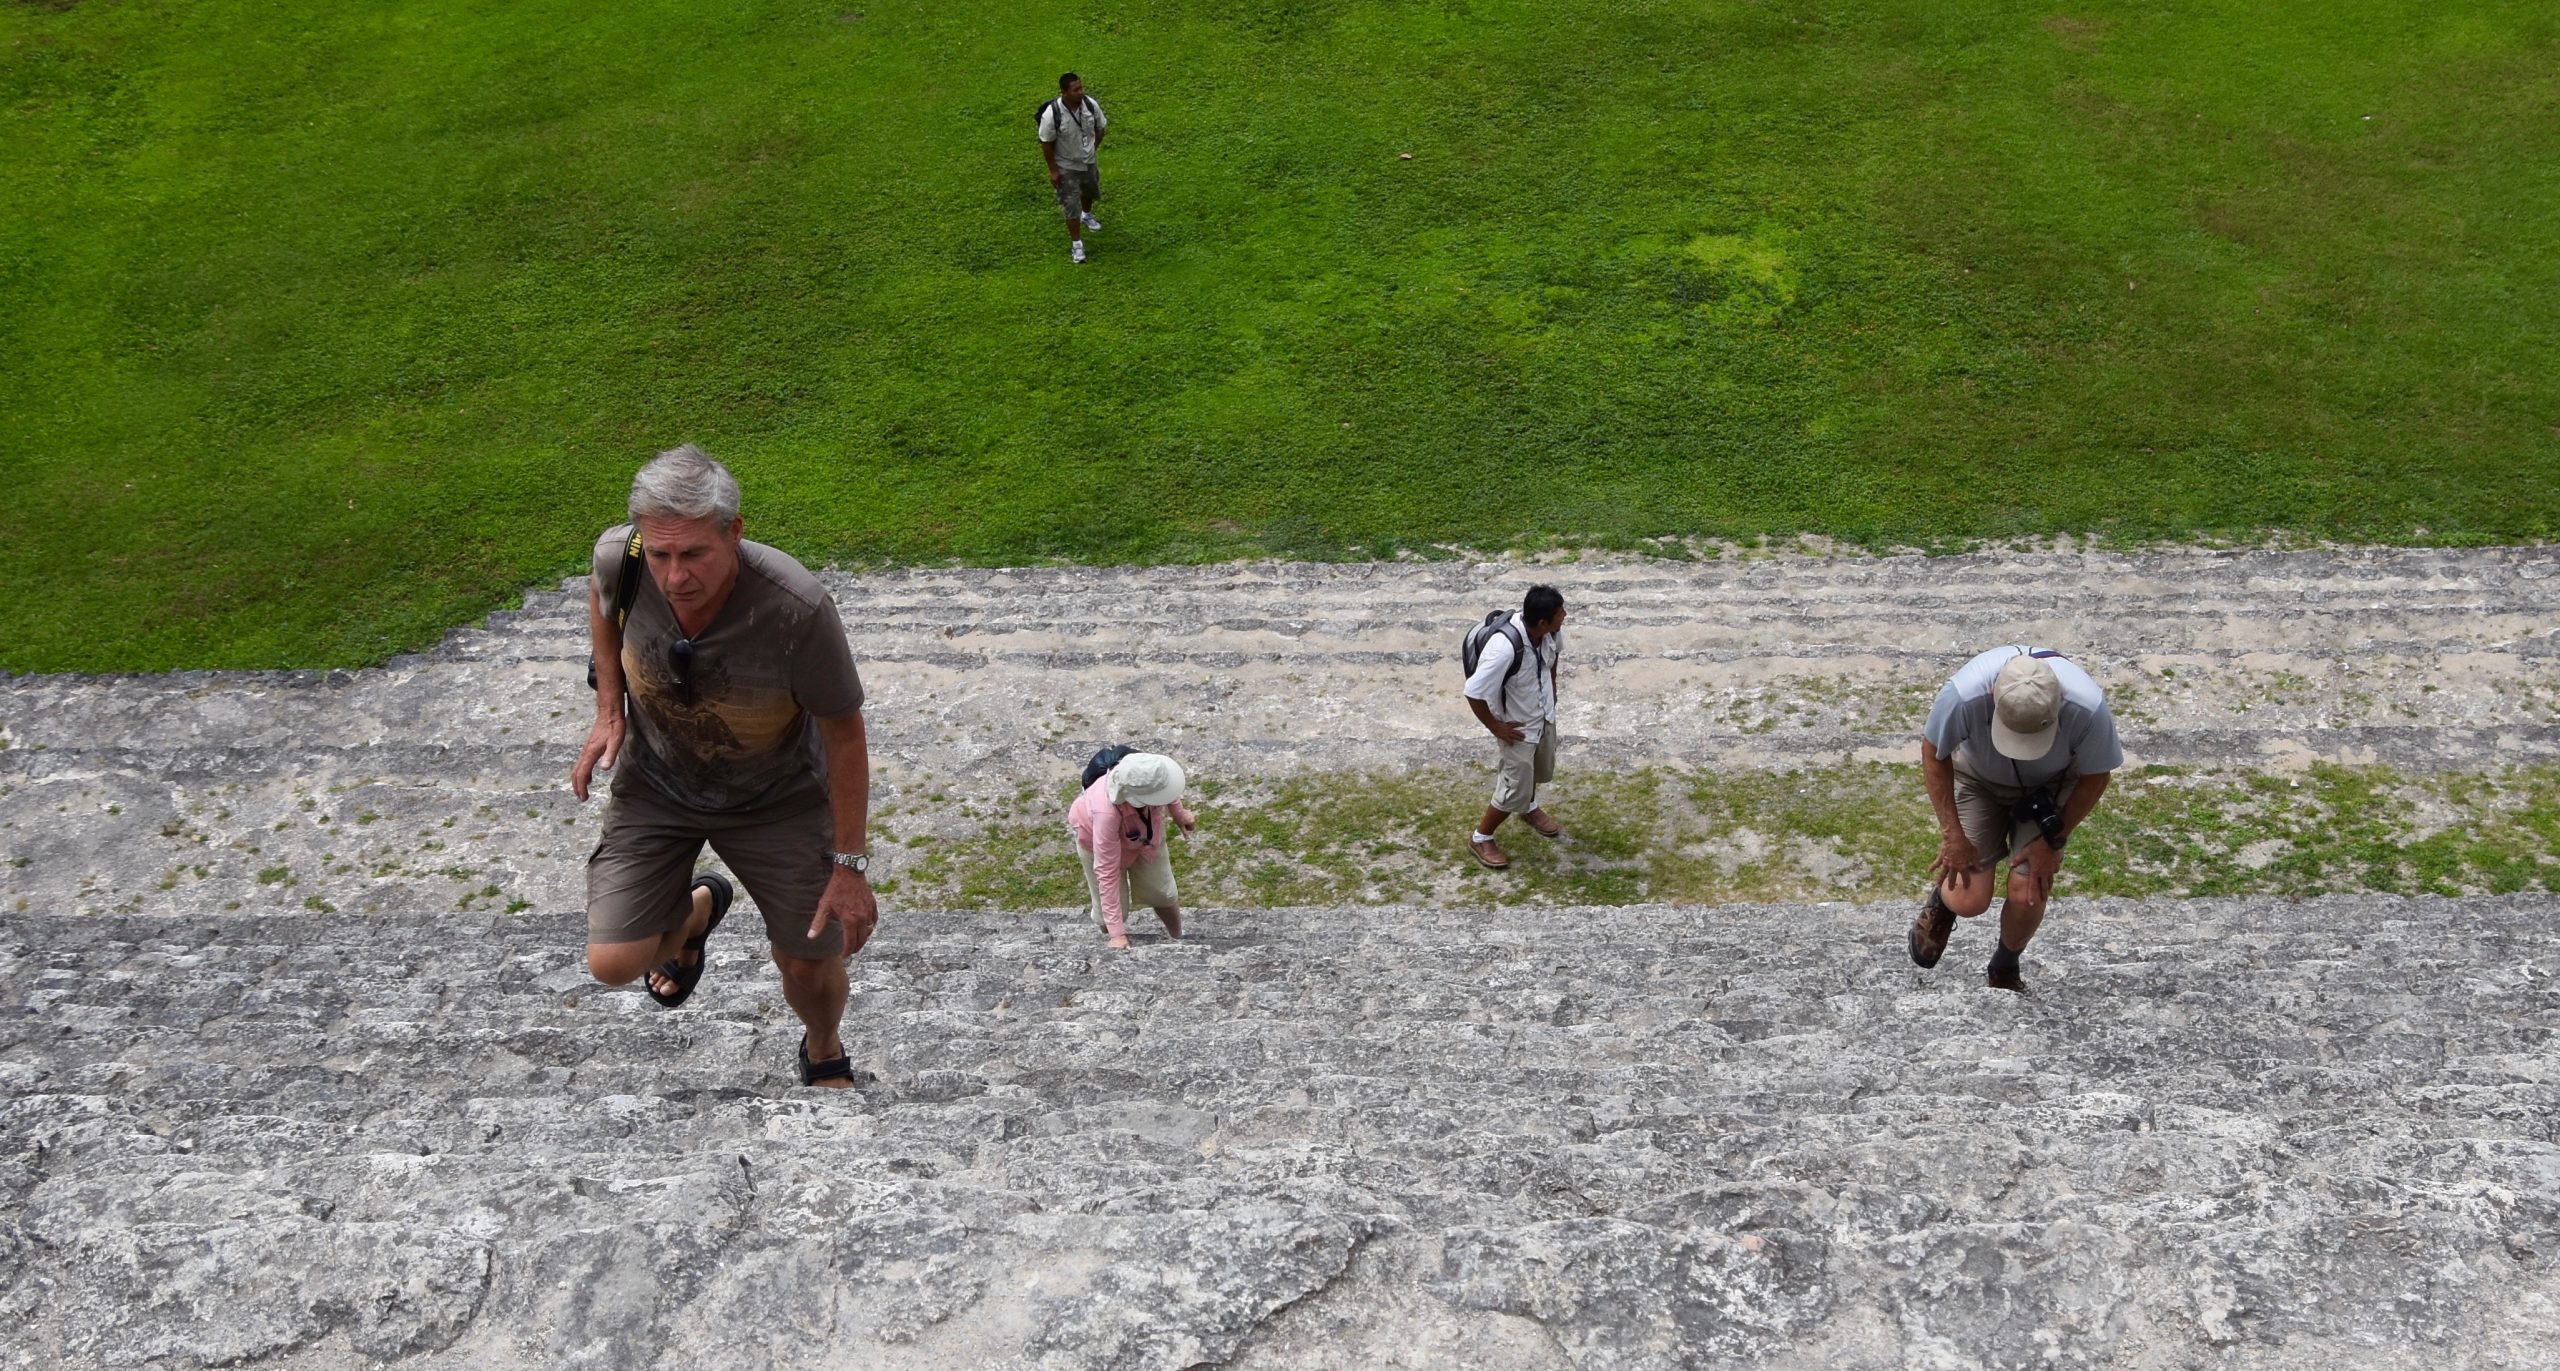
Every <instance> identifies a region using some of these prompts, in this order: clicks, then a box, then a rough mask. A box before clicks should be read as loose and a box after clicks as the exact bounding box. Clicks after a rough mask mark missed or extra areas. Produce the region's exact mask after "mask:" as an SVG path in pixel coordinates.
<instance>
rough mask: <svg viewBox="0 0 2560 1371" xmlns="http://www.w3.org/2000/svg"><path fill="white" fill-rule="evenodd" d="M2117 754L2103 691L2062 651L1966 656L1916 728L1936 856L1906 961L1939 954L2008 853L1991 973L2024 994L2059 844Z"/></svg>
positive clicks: (1925, 960) (1981, 904)
mask: <svg viewBox="0 0 2560 1371" xmlns="http://www.w3.org/2000/svg"><path fill="white" fill-rule="evenodd" d="M2123 764H2124V747H2123V745H2122V744H2121V743H2119V742H2118V741H2117V740H2116V721H2115V716H2114V715H2113V714H2111V713H2109V712H2108V710H2107V696H2106V692H2105V691H2103V690H2100V689H2099V688H2098V683H2097V682H2096V681H2094V680H2091V679H2090V678H2089V673H2087V672H2085V671H2082V670H2081V669H2080V668H2078V667H2076V666H2073V665H2072V664H2071V663H2070V662H2068V661H2065V660H2064V659H2063V657H2062V654H2061V653H2058V652H2054V651H2051V650H2049V649H2046V648H2036V647H2024V646H2011V647H1995V648H1993V649H1991V650H1990V651H1989V652H1985V653H1983V654H1982V655H1981V656H1978V657H1976V658H1974V659H1973V660H1972V661H1970V662H1967V663H1965V664H1964V669H1963V670H1961V671H1958V672H1957V673H1956V674H1955V677H1954V679H1952V680H1950V681H1948V682H1947V684H1946V686H1945V687H1944V688H1943V689H1941V690H1940V691H1939V692H1938V701H1937V704H1936V705H1935V706H1934V707H1932V708H1931V709H1930V711H1929V722H1928V724H1927V726H1926V727H1925V728H1923V729H1922V737H1921V740H1920V773H1921V776H1922V778H1923V779H1924V780H1925V781H1926V782H1927V785H1928V789H1929V804H1930V806H1931V807H1932V808H1934V809H1935V810H1936V811H1937V814H1938V857H1937V860H1936V861H1934V862H1932V863H1931V864H1930V866H1929V874H1930V875H1932V876H1933V877H1935V878H1936V883H1935V884H1933V885H1931V886H1930V888H1929V898H1928V900H1927V901H1926V902H1925V903H1924V904H1922V905H1921V907H1920V917H1919V918H1918V919H1916V920H1914V921H1913V923H1912V925H1911V938H1910V946H1911V960H1912V961H1914V962H1916V963H1918V964H1919V965H1921V966H1923V967H1931V966H1936V965H1937V964H1938V958H1939V957H1940V956H1942V955H1944V954H1945V952H1946V950H1947V939H1948V937H1949V936H1950V935H1952V934H1953V933H1954V931H1955V926H1956V920H1958V919H1970V918H1973V917H1974V916H1976V915H1978V914H1980V913H1982V912H1983V911H1984V910H1986V909H1988V908H1990V907H1991V892H1992V874H1993V868H1995V867H1997V866H1998V865H1999V864H2000V863H2002V862H2003V861H2006V862H2007V863H2008V864H2009V884H2008V898H2007V899H2006V900H2005V901H2003V902H2002V903H2001V906H2000V942H1999V945H1998V946H1996V947H1995V948H1993V949H1992V953H1991V964H1990V967H1989V969H1988V971H1987V972H1986V979H1987V980H1988V982H1989V983H1990V984H1991V985H1994V986H1997V987H1999V988H2001V989H2003V990H2015V991H2018V992H2020V993H2021V994H2023V993H2025V991H2026V988H2027V985H2026V980H2025V978H2024V977H2023V976H2022V975H2021V974H2020V972H2019V969H2018V956H2019V954H2020V953H2022V952H2025V951H2026V950H2027V940H2028V939H2030V938H2033V937H2034V936H2035V935H2036V927H2037V925H2039V924H2041V923H2043V922H2044V912H2045V906H2046V903H2047V902H2048V901H2049V900H2051V899H2052V897H2053V878H2054V875H2055V874H2056V873H2057V872H2059V871H2060V870H2061V869H2062V852H2063V848H2064V846H2065V845H2066V844H2067V843H2069V841H2070V839H2071V834H2072V832H2073V831H2074V830H2076V829H2078V828H2079V827H2080V823H2081V821H2082V820H2084V819H2087V818H2088V817H2089V811H2091V810H2093V809H2095V808H2097V806H2098V797H2099V796H2101V795H2103V794H2105V793H2106V790H2107V781H2108V778H2109V777H2110V776H2111V775H2112V774H2113V773H2114V771H2115V769H2116V768H2117V767H2119V766H2122V765H2123Z"/></svg>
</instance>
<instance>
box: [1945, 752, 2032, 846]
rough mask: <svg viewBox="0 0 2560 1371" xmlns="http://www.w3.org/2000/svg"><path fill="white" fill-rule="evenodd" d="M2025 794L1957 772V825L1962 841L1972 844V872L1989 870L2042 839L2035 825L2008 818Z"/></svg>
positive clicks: (1959, 770) (1960, 771)
mask: <svg viewBox="0 0 2560 1371" xmlns="http://www.w3.org/2000/svg"><path fill="white" fill-rule="evenodd" d="M2026 793H2027V792H2025V791H2023V790H2020V789H2018V788H2017V787H2016V786H2007V785H1993V784H1992V783H1990V782H1989V781H1979V780H1975V779H1974V778H1973V777H1971V776H1968V775H1966V774H1965V773H1964V772H1963V770H1962V769H1958V770H1957V772H1956V822H1957V823H1958V824H1959V825H1961V826H1962V827H1963V829H1964V836H1965V840H1966V841H1968V842H1970V843H1972V844H1973V855H1974V860H1975V861H1976V862H1977V863H1979V865H1977V866H1976V867H1975V868H1974V869H1975V870H1977V871H1986V870H1989V869H1990V868H1991V867H1993V866H1996V865H1998V864H2000V863H2001V862H2005V861H2007V860H2008V859H2009V858H2010V857H2012V856H2014V855H2016V853H2017V852H2018V851H2019V850H2020V849H2021V848H2024V847H2025V846H2026V845H2027V844H2029V843H2031V842H2034V841H2035V840H2036V839H2038V838H2040V837H2043V836H2044V832H2043V830H2042V829H2039V828H2037V827H2036V826H2035V825H2034V824H2032V823H2024V822H2016V821H2012V820H2011V819H2010V818H2009V807H2010V806H2012V805H2014V804H2016V803H2017V802H2018V801H2019V799H2020V798H2021V797H2023V796H2024V795H2025V794H2026Z"/></svg>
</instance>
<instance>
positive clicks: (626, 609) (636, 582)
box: [613, 524, 641, 628]
mask: <svg viewBox="0 0 2560 1371" xmlns="http://www.w3.org/2000/svg"><path fill="white" fill-rule="evenodd" d="M640 561H641V557H640V526H639V525H638V524H633V525H632V526H631V537H630V539H629V540H628V541H626V542H624V543H623V545H622V574H621V575H620V576H617V577H615V578H614V582H613V626H614V627H615V628H620V627H622V626H623V625H624V624H626V623H629V622H630V621H631V602H632V600H633V599H635V598H637V597H638V596H639V594H640Z"/></svg>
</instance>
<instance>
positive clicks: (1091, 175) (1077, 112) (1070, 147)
mask: <svg viewBox="0 0 2560 1371" xmlns="http://www.w3.org/2000/svg"><path fill="white" fill-rule="evenodd" d="M1110 128H1111V121H1110V120H1108V119H1105V118H1103V117H1102V105H1101V103H1100V102H1099V101H1097V100H1095V99H1093V97H1091V96H1089V95H1086V94H1085V93H1084V81H1083V79H1082V78H1081V77H1078V76H1077V75H1076V74H1075V73H1074V72H1068V73H1067V74H1066V75H1064V76H1061V77H1059V78H1058V98H1057V99H1055V100H1052V101H1050V102H1049V103H1048V104H1046V105H1043V106H1042V107H1041V109H1040V156H1041V157H1042V158H1043V159H1045V160H1046V161H1047V162H1048V163H1049V184H1050V185H1052V186H1054V187H1056V188H1057V192H1058V207H1059V208H1061V209H1063V210H1065V211H1066V212H1067V256H1068V257H1070V258H1071V259H1073V260H1075V261H1078V262H1081V261H1083V260H1084V236H1085V234H1086V232H1087V231H1089V230H1099V229H1100V228H1101V227H1102V221H1101V220H1099V219H1096V218H1094V217H1093V207H1094V204H1095V203H1096V202H1097V201H1099V200H1101V199H1102V173H1101V172H1100V171H1098V170H1096V169H1095V167H1094V164H1093V157H1094V154H1095V153H1097V152H1099V151H1101V150H1102V135H1103V134H1105V133H1107V132H1109V131H1110Z"/></svg>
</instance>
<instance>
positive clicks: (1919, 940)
mask: <svg viewBox="0 0 2560 1371" xmlns="http://www.w3.org/2000/svg"><path fill="white" fill-rule="evenodd" d="M1955 931H1956V912H1955V911H1954V910H1952V909H1949V908H1947V899H1946V894H1945V892H1943V891H1941V890H1940V889H1939V888H1938V887H1936V886H1934V885H1933V886H1931V887H1929V899H1928V901H1927V903H1924V904H1922V905H1921V906H1920V917H1919V918H1916V919H1913V920H1912V921H1911V961H1912V963H1913V965H1916V966H1918V967H1920V968H1921V969H1922V970H1926V969H1928V968H1930V967H1933V966H1936V965H1937V964H1938V959H1939V958H1940V957H1943V956H1945V955H1947V937H1948V935H1950V934H1952V933H1954V932H1955Z"/></svg>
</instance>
